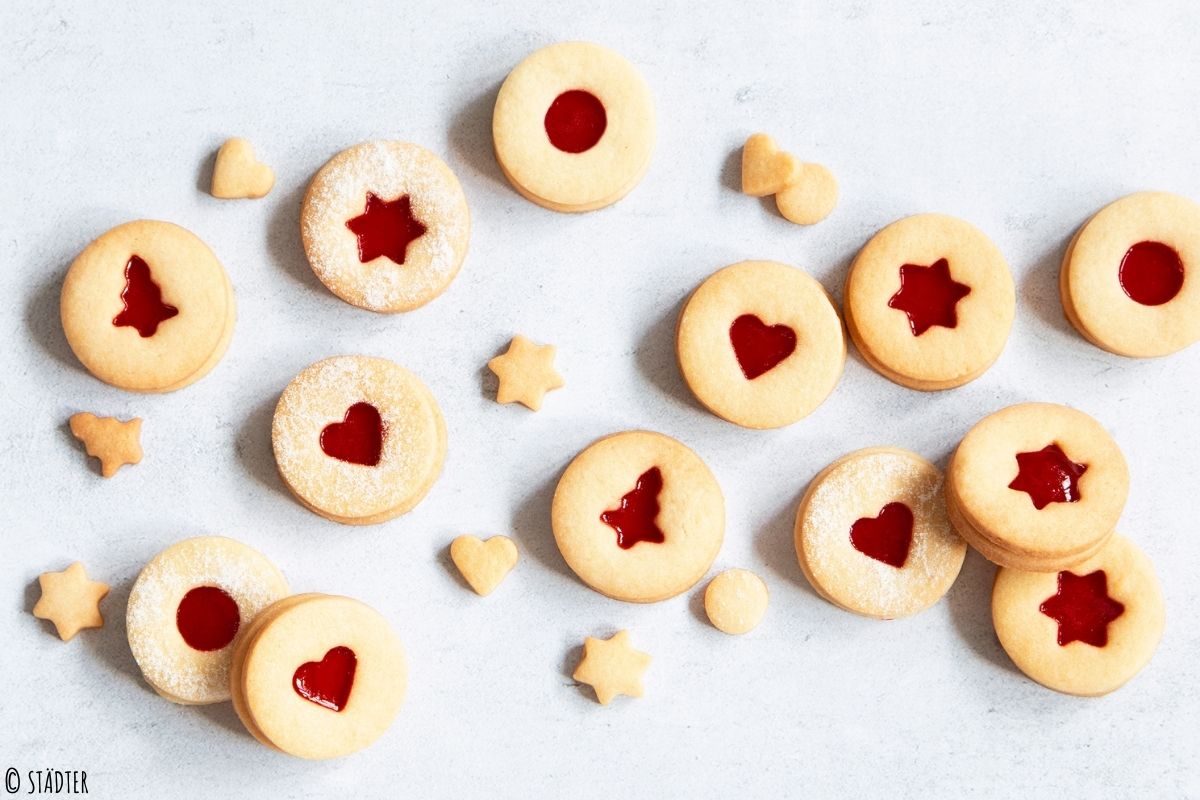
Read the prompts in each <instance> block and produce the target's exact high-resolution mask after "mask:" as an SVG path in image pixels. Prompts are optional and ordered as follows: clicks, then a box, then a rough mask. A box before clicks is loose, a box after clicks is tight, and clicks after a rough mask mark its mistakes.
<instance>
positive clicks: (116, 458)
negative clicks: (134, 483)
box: [70, 411, 142, 478]
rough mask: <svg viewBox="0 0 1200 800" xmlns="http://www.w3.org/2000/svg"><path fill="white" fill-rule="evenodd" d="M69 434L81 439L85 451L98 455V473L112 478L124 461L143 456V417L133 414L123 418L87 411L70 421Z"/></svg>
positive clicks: (95, 456) (138, 459)
mask: <svg viewBox="0 0 1200 800" xmlns="http://www.w3.org/2000/svg"><path fill="white" fill-rule="evenodd" d="M70 426H71V434H72V435H73V436H74V437H75V438H76V439H78V440H80V441H81V442H83V445H84V448H85V449H86V450H87V454H88V455H89V456H92V457H94V458H98V459H100V474H101V475H103V476H104V477H105V478H111V477H112V476H113V475H116V474H117V470H119V469H120V468H121V467H123V466H124V465H126V464H137V463H139V462H140V461H141V460H142V443H141V436H142V421H141V419H139V418H137V417H134V418H133V419H131V420H128V421H126V422H122V421H121V420H119V419H117V418H116V417H97V416H96V415H95V414H91V413H88V412H86V411H83V412H80V413H78V414H75V415H73V416H72V417H71V421H70Z"/></svg>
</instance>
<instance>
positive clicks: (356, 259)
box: [300, 141, 471, 312]
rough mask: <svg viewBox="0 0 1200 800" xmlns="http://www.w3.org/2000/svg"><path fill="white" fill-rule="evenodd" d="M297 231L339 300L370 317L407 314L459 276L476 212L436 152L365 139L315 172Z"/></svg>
mask: <svg viewBox="0 0 1200 800" xmlns="http://www.w3.org/2000/svg"><path fill="white" fill-rule="evenodd" d="M300 233H301V236H302V237H303V239H304V252H305V253H306V254H307V255H308V261H309V263H310V264H311V265H312V268H313V272H315V273H316V274H317V277H318V278H320V279H321V282H322V283H324V284H325V285H326V286H327V287H329V290H330V291H331V292H333V293H334V294H336V295H337V296H338V297H340V298H342V299H343V300H345V301H346V302H347V303H350V304H352V305H356V306H358V307H360V308H365V309H368V310H370V311H385V312H397V311H410V310H412V309H414V308H417V307H418V306H422V305H425V304H426V303H428V302H429V301H430V300H432V299H433V298H435V297H437V296H438V295H439V294H441V293H442V292H443V291H445V289H446V287H447V286H449V285H450V282H451V281H452V280H454V276H455V275H457V274H458V270H459V268H460V267H461V266H462V263H463V259H464V258H466V255H467V242H468V240H469V238H470V233H471V215H470V211H469V210H468V208H467V198H466V196H465V195H464V194H463V191H462V187H461V186H460V185H459V182H458V178H456V177H455V176H454V173H453V172H451V171H450V168H449V167H448V166H446V164H445V163H444V162H443V161H442V160H441V159H440V158H438V157H437V156H436V155H434V154H433V153H432V152H430V151H429V150H426V149H425V148H424V147H421V146H419V145H415V144H409V143H408V142H392V141H376V142H366V143H364V144H359V145H355V146H354V147H351V148H349V149H347V150H343V151H342V152H340V153H338V154H337V155H336V156H334V157H333V158H331V159H330V160H329V162H328V163H327V164H325V166H323V167H321V169H320V171H318V172H317V174H316V176H315V177H314V178H313V180H312V183H310V184H309V186H308V192H307V193H306V194H305V195H304V207H303V208H302V210H301V212H300Z"/></svg>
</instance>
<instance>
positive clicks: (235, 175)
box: [212, 139, 275, 200]
mask: <svg viewBox="0 0 1200 800" xmlns="http://www.w3.org/2000/svg"><path fill="white" fill-rule="evenodd" d="M274 186H275V171H274V170H273V169H271V168H270V167H268V166H267V165H266V164H263V163H260V162H259V161H258V159H256V158H255V157H254V145H252V144H250V142H248V141H246V140H245V139H229V140H228V141H226V142H225V144H223V145H221V148H220V149H219V150H217V160H216V162H215V163H214V164H213V176H212V196H213V197H217V198H220V199H222V200H239V199H256V198H259V197H266V196H267V195H268V194H270V193H271V188H272V187H274Z"/></svg>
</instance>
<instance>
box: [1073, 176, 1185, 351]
mask: <svg viewBox="0 0 1200 800" xmlns="http://www.w3.org/2000/svg"><path fill="white" fill-rule="evenodd" d="M1197 270H1200V204H1197V203H1194V202H1192V201H1191V200H1188V199H1187V198H1185V197H1180V196H1179V195H1174V194H1168V193H1166V192H1138V193H1136V194H1131V195H1128V196H1126V197H1122V198H1121V199H1120V200H1117V201H1116V202H1114V203H1111V204H1109V205H1107V206H1105V207H1104V208H1102V209H1101V210H1100V211H1099V212H1098V213H1097V214H1096V215H1095V216H1094V217H1092V218H1091V219H1090V220H1088V221H1087V222H1086V223H1084V225H1083V227H1081V228H1080V229H1079V231H1078V233H1076V234H1075V238H1074V239H1073V240H1072V241H1071V244H1070V246H1069V247H1068V248H1067V252H1066V255H1065V256H1064V257H1063V264H1062V270H1061V272H1060V273H1059V289H1060V292H1061V295H1062V302H1063V309H1064V311H1065V312H1066V316H1067V319H1068V320H1070V321H1071V324H1072V325H1074V326H1075V328H1076V329H1077V330H1078V331H1079V332H1080V333H1081V334H1083V336H1084V337H1085V338H1087V339H1088V340H1089V341H1091V342H1092V343H1093V344H1095V345H1097V346H1098V347H1102V348H1104V349H1105V350H1108V351H1109V352H1112V353H1116V354H1117V355H1122V356H1130V357H1135V358H1147V357H1151V356H1164V355H1168V354H1170V353H1174V352H1176V351H1178V350H1182V349H1183V348H1185V347H1187V346H1188V345H1190V344H1192V343H1194V342H1196V341H1197V340H1200V278H1198V277H1197V275H1198V274H1200V273H1197Z"/></svg>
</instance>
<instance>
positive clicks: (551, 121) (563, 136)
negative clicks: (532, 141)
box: [544, 89, 608, 153]
mask: <svg viewBox="0 0 1200 800" xmlns="http://www.w3.org/2000/svg"><path fill="white" fill-rule="evenodd" d="M544 124H545V126H546V136H548V137H549V138H550V144H552V145H554V146H555V147H557V148H558V149H559V150H562V151H563V152H564V153H583V152H585V151H587V150H591V149H592V148H593V147H595V146H596V143H597V142H599V141H600V137H602V136H603V135H604V130H605V129H606V128H607V127H608V115H607V114H606V113H605V112H604V104H603V103H601V102H600V100H599V98H597V97H596V96H595V95H594V94H592V93H591V92H585V91H584V90H582V89H571V90H569V91H566V92H563V93H562V94H560V95H559V96H558V97H556V98H554V102H553V103H551V104H550V108H548V109H547V110H546V119H545V121H544Z"/></svg>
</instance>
